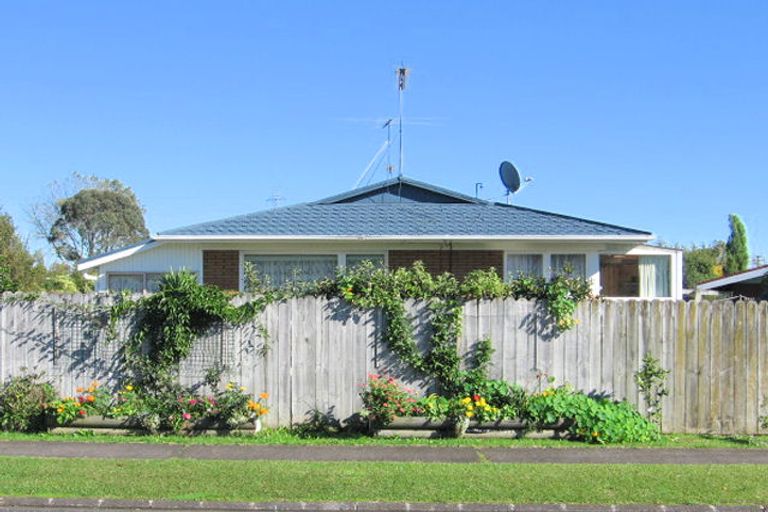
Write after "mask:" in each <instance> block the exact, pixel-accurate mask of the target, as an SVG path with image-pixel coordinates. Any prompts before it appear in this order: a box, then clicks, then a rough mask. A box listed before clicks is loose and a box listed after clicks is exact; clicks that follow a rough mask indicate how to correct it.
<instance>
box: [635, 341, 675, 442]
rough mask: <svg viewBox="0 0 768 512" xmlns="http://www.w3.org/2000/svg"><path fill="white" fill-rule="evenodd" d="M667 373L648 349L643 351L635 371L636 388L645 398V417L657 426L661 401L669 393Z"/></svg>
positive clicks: (660, 412) (659, 422)
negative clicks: (637, 368)
mask: <svg viewBox="0 0 768 512" xmlns="http://www.w3.org/2000/svg"><path fill="white" fill-rule="evenodd" d="M667 375H669V370H665V369H664V368H662V367H661V363H660V362H659V360H658V359H656V358H655V357H653V354H651V352H650V351H649V352H646V353H645V355H644V356H643V364H642V366H641V367H640V370H638V371H637V372H635V382H636V383H637V389H638V390H639V391H640V393H642V395H643V399H644V400H645V407H646V410H645V411H646V412H645V417H646V418H647V419H648V421H652V422H654V423H656V424H657V425H658V426H659V427H661V415H662V407H661V401H662V399H663V398H664V397H665V396H667V395H668V394H669V391H668V390H667V387H666V380H667Z"/></svg>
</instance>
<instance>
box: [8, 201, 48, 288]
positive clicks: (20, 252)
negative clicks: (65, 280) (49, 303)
mask: <svg viewBox="0 0 768 512" xmlns="http://www.w3.org/2000/svg"><path fill="white" fill-rule="evenodd" d="M45 276H46V270H45V264H44V263H43V258H42V256H41V255H40V254H36V255H33V254H30V253H29V251H28V250H27V247H26V245H24V242H23V241H22V240H21V238H19V235H18V234H17V233H16V226H15V225H14V224H13V219H11V216H10V215H8V214H4V213H2V211H0V292H7V291H10V292H15V291H37V290H41V289H42V287H43V282H44V281H45Z"/></svg>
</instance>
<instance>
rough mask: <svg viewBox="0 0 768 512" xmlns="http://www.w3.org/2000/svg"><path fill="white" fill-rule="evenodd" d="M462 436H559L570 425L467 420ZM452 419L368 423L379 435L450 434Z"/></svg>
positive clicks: (452, 433) (417, 418)
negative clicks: (380, 423)
mask: <svg viewBox="0 0 768 512" xmlns="http://www.w3.org/2000/svg"><path fill="white" fill-rule="evenodd" d="M466 427H467V428H466V431H465V432H464V433H463V435H465V436H468V437H472V436H478V437H481V436H482V437H518V438H520V437H533V438H536V437H543V438H555V439H560V438H562V437H565V436H566V435H567V433H568V428H569V427H570V424H569V423H567V422H565V421H560V422H558V423H556V424H554V425H545V426H543V427H542V428H541V429H539V430H535V429H534V428H533V427H532V426H531V425H529V424H528V423H526V422H525V421H523V420H521V419H513V420H498V421H493V422H480V421H470V422H469V423H468V425H467V426H466ZM456 428H457V427H456V425H455V423H454V422H453V421H452V420H447V419H446V420H432V419H430V418H428V417H425V416H408V417H396V418H395V419H394V420H392V421H391V422H390V423H389V424H387V425H386V426H385V427H383V428H376V427H375V426H373V425H369V429H370V432H371V434H373V435H375V436H380V437H391V436H398V437H451V436H455V435H456Z"/></svg>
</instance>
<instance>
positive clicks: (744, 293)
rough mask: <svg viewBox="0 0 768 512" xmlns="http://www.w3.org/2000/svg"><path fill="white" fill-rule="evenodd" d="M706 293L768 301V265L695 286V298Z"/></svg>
mask: <svg viewBox="0 0 768 512" xmlns="http://www.w3.org/2000/svg"><path fill="white" fill-rule="evenodd" d="M708 291H715V292H720V293H723V294H726V295H728V296H732V297H746V298H749V299H757V300H768V265H763V266H761V267H755V268H751V269H749V270H745V271H743V272H737V273H736V274H731V275H729V276H725V277H718V278H717V279H710V280H709V281H704V282H703V283H699V284H698V285H697V286H696V297H697V298H699V297H700V296H701V295H703V294H704V293H706V292H708Z"/></svg>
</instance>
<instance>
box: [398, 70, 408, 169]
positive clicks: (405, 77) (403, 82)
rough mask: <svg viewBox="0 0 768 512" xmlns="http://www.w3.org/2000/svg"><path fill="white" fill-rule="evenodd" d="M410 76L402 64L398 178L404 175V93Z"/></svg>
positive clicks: (399, 88) (400, 73)
mask: <svg viewBox="0 0 768 512" xmlns="http://www.w3.org/2000/svg"><path fill="white" fill-rule="evenodd" d="M410 74H411V71H410V70H409V69H408V68H406V67H405V66H404V65H403V64H400V67H399V68H397V91H398V95H399V97H400V98H399V99H400V122H399V123H398V124H399V129H400V165H399V166H398V169H397V175H398V176H402V175H403V92H404V91H405V86H406V83H407V82H408V75H410Z"/></svg>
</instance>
